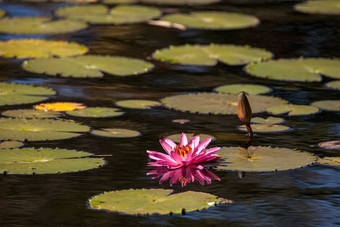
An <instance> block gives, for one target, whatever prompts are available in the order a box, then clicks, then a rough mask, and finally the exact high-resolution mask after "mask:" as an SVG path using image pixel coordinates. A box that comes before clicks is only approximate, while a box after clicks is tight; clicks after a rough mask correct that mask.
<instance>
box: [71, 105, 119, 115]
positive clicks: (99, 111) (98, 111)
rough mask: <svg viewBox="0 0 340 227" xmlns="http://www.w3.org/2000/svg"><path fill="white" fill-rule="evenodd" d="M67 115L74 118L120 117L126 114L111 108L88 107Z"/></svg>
mask: <svg viewBox="0 0 340 227" xmlns="http://www.w3.org/2000/svg"><path fill="white" fill-rule="evenodd" d="M66 114H68V115H70V116H74V117H94V118H101V117H119V116H122V115H123V114H125V112H122V111H121V110H120V109H117V108H111V107H87V108H85V109H82V110H74V111H68V112H66Z"/></svg>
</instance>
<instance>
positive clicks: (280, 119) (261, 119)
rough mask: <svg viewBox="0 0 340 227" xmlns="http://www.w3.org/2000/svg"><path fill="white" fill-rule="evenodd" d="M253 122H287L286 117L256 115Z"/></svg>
mask: <svg viewBox="0 0 340 227" xmlns="http://www.w3.org/2000/svg"><path fill="white" fill-rule="evenodd" d="M251 122H252V123H255V124H270V125H274V124H281V123H284V122H285V119H283V118H279V117H267V118H262V117H254V118H252V119H251Z"/></svg>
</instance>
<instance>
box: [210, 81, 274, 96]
mask: <svg viewBox="0 0 340 227" xmlns="http://www.w3.org/2000/svg"><path fill="white" fill-rule="evenodd" d="M271 90H272V89H270V88H269V87H267V86H263V85H257V84H231V85H223V86H219V87H217V88H215V89H214V91H217V92H222V93H228V94H240V92H246V93H248V94H250V95H259V94H265V93H268V92H271Z"/></svg>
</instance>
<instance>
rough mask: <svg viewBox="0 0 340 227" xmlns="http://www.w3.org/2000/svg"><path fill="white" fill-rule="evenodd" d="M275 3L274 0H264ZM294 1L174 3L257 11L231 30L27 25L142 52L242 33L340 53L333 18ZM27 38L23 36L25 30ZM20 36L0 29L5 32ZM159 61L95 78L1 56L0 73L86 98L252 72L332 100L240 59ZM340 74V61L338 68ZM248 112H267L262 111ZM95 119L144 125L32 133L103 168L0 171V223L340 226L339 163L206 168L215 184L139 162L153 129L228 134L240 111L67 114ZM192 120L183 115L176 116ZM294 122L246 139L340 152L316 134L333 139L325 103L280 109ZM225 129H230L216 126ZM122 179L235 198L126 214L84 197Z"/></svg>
mask: <svg viewBox="0 0 340 227" xmlns="http://www.w3.org/2000/svg"><path fill="white" fill-rule="evenodd" d="M272 2H274V1H272ZM62 5H63V4H61V3H45V4H43V3H26V4H25V3H20V2H19V1H6V2H3V3H0V8H3V9H5V10H6V11H7V12H8V14H9V15H10V16H28V15H34V16H35V15H51V13H52V10H53V9H56V8H58V7H60V6H62ZM292 6H293V3H292V2H291V3H275V4H274V3H267V4H253V5H232V4H228V2H222V3H220V4H215V5H210V6H200V7H191V8H189V7H182V8H181V10H202V9H207V10H225V11H236V12H243V13H248V14H252V15H255V16H257V17H259V19H260V20H261V22H262V23H261V24H260V25H259V26H257V27H256V28H250V29H244V30H233V31H203V30H187V31H178V30H174V29H166V28H161V27H155V26H151V25H147V24H135V25H124V26H110V25H105V26H90V27H89V28H88V29H86V30H83V31H80V32H77V33H70V34H67V35H56V36H27V37H38V38H47V39H54V40H59V39H64V40H69V41H76V42H79V43H81V44H85V45H87V46H88V47H89V48H90V52H89V53H90V54H101V55H121V56H129V57H136V58H140V59H149V56H150V55H151V54H152V53H153V52H154V51H155V50H156V49H158V48H164V47H167V46H169V45H181V44H186V43H190V44H195V43H198V44H208V43H212V42H214V43H221V44H239V45H245V44H248V45H250V46H253V47H260V48H265V49H267V50H269V51H271V52H273V53H274V54H275V57H276V58H297V57H299V56H304V57H340V42H339V40H340V17H336V16H320V15H305V14H301V13H297V12H294V10H293V9H292ZM25 37H26V36H25ZM13 38H23V36H15V35H6V34H0V39H1V40H7V39H13ZM150 61H151V62H152V63H154V64H155V69H154V70H153V71H151V72H149V73H146V74H143V75H140V76H132V77H124V78H122V77H115V76H110V75H105V76H104V77H103V78H101V79H64V78H54V77H48V76H43V75H38V74H34V73H29V72H25V71H24V70H23V69H21V66H20V65H21V62H22V61H21V60H14V59H4V58H0V69H1V75H0V80H1V81H9V82H17V83H34V84H37V85H42V86H48V87H51V88H53V89H55V90H56V91H57V92H58V95H56V96H54V97H52V98H51V99H49V100H48V101H50V102H54V101H74V102H82V103H85V104H86V105H88V106H112V107H114V106H115V105H114V102H116V101H118V100H123V99H133V98H142V99H151V100H158V99H160V98H163V97H165V96H168V95H173V94H179V93H182V92H196V91H212V89H213V88H214V87H216V86H219V85H224V84H228V83H230V84H233V83H258V84H264V85H267V86H270V87H271V88H273V92H272V93H271V95H274V96H277V97H282V98H284V99H286V100H288V101H290V102H292V103H294V104H310V103H311V102H313V101H317V100H326V99H339V98H340V95H339V92H338V91H334V90H329V89H326V88H325V87H324V86H323V84H324V83H326V82H327V81H329V79H327V78H324V79H323V81H322V82H320V83H299V82H278V81H270V80H265V79H260V78H255V77H251V76H248V75H247V74H246V73H245V72H243V70H242V67H231V66H226V65H223V64H219V65H217V66H215V67H185V66H171V65H168V64H164V63H160V62H157V61H152V60H150ZM339 73H340V69H339ZM17 108H32V105H21V106H10V107H1V108H0V111H4V110H8V109H17ZM256 116H262V117H263V116H267V115H266V114H258V115H256ZM67 118H70V119H74V120H76V121H81V122H84V123H85V124H87V125H89V126H91V127H92V128H96V129H97V128H101V127H123V128H131V129H135V130H138V131H140V132H142V134H143V135H142V136H141V137H139V138H133V139H112V138H100V137H95V136H92V135H90V134H86V135H83V136H81V137H78V138H74V139H69V140H63V141H50V142H29V143H27V144H26V146H28V147H41V146H43V147H52V148H55V147H59V148H67V149H77V150H83V151H87V152H92V153H95V154H112V156H111V157H106V158H105V159H106V160H107V162H108V164H107V165H106V166H104V167H102V168H99V169H95V170H90V171H85V172H79V173H71V174H57V175H36V176H20V175H7V176H0V208H1V209H0V226H115V225H124V226H143V225H145V226H160V225H162V226H163V225H164V226H179V225H184V226H227V225H230V226H336V225H340V209H339V207H340V177H339V174H340V169H339V167H329V166H322V165H314V166H310V167H306V168H303V169H299V170H295V171H284V172H273V173H248V174H246V176H245V178H244V179H239V177H238V174H237V173H236V172H220V171H214V170H212V171H213V172H214V173H215V174H216V175H218V176H219V177H220V178H221V181H213V182H212V184H211V185H205V186H201V185H200V184H199V183H198V182H194V183H191V184H188V185H187V186H186V187H184V188H182V187H181V186H180V185H178V184H176V185H174V186H173V187H170V186H169V182H164V183H163V184H162V185H159V184H158V180H157V179H155V180H153V179H151V178H150V177H148V176H146V173H147V172H148V171H150V170H151V168H149V167H147V165H146V164H147V162H148V158H147V154H146V152H145V151H146V150H147V149H149V150H157V151H161V150H162V148H161V146H160V145H159V144H158V139H159V138H162V136H164V135H168V134H173V133H181V132H187V131H191V132H197V133H207V134H212V135H216V136H220V137H222V138H223V135H226V134H228V133H237V134H239V135H240V136H241V137H242V136H244V140H245V138H246V137H245V135H244V133H242V132H240V131H238V130H237V129H236V127H237V126H238V125H240V122H239V120H238V118H237V117H236V116H208V115H195V114H189V113H181V112H177V111H173V110H168V109H166V108H154V109H152V110H126V114H125V115H124V116H121V117H117V118H110V119H86V118H72V117H67ZM180 118H185V119H190V120H191V122H189V123H186V124H183V125H181V124H177V123H173V122H172V120H174V119H180ZM285 118H286V120H287V122H286V125H288V126H290V127H292V128H294V130H293V131H289V132H285V133H276V134H261V135H257V136H256V137H255V139H254V142H253V144H254V145H263V146H269V145H271V146H281V147H288V148H299V149H302V150H306V151H310V152H312V153H315V154H317V155H319V156H321V157H323V156H326V155H327V156H339V151H334V150H325V149H322V148H319V147H318V146H317V144H318V143H319V142H322V141H327V140H334V139H339V136H340V123H339V114H337V113H336V112H327V111H323V112H321V113H318V114H316V115H312V116H306V117H285ZM224 137H226V136H224ZM243 143H244V141H239V140H238V141H235V140H229V139H227V138H225V139H224V140H216V141H214V142H213V143H212V144H211V145H212V146H241V145H243ZM129 188H137V189H138V188H172V189H173V190H174V191H175V192H182V191H187V190H193V191H203V192H208V193H212V194H215V195H217V196H219V197H224V198H228V199H231V200H233V204H223V205H219V206H217V207H213V208H210V209H207V210H203V211H200V212H193V213H188V214H186V215H185V216H182V215H174V216H157V215H156V216H149V217H142V216H129V215H120V214H117V213H107V212H103V211H93V210H90V209H88V207H87V200H88V198H89V197H91V196H94V195H96V194H99V193H101V192H103V191H111V190H122V189H129Z"/></svg>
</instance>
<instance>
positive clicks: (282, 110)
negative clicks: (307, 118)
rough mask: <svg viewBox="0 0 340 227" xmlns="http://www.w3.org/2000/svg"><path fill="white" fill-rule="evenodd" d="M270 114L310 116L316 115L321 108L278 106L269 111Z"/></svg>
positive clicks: (290, 105)
mask: <svg viewBox="0 0 340 227" xmlns="http://www.w3.org/2000/svg"><path fill="white" fill-rule="evenodd" d="M267 112H268V113H271V114H274V115H277V114H286V113H288V115H289V116H298V115H309V114H315V113H317V112H319V108H317V107H315V106H308V105H293V104H289V105H278V106H272V107H269V108H268V109H267Z"/></svg>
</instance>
